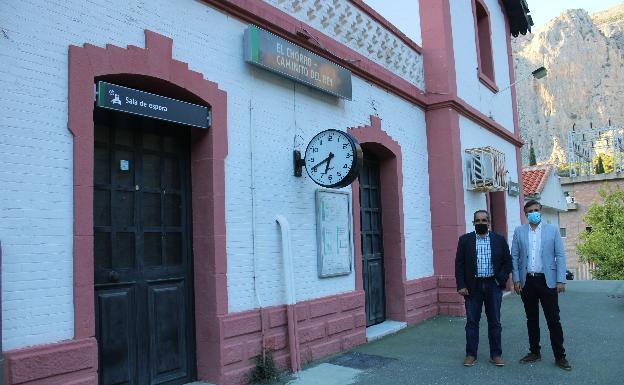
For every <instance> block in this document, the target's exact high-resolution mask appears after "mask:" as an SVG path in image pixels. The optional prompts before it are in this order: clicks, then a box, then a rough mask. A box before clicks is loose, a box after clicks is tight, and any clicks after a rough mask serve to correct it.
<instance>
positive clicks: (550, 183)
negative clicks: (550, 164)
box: [540, 170, 568, 211]
mask: <svg viewBox="0 0 624 385" xmlns="http://www.w3.org/2000/svg"><path fill="white" fill-rule="evenodd" d="M540 203H541V204H542V205H544V206H548V207H550V208H552V209H555V210H560V211H568V205H567V203H566V199H565V195H564V194H563V188H562V187H561V182H559V176H557V173H556V172H555V171H554V170H553V171H551V172H550V175H548V179H547V180H546V184H545V185H544V188H543V189H542V192H541V194H540Z"/></svg>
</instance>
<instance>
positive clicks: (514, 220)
mask: <svg viewBox="0 0 624 385" xmlns="http://www.w3.org/2000/svg"><path fill="white" fill-rule="evenodd" d="M459 128H460V131H461V132H460V141H461V150H462V159H463V167H462V170H463V174H464V206H465V215H466V231H472V228H473V226H472V215H473V213H474V212H475V211H477V210H482V209H485V208H486V207H487V206H486V201H485V194H484V193H482V192H475V191H468V190H467V189H466V187H467V186H468V174H467V168H466V161H467V159H468V158H467V156H466V153H465V150H466V149H468V148H475V147H486V146H492V147H494V148H496V149H497V150H499V151H501V152H503V153H504V154H505V168H506V169H507V171H509V174H507V176H508V178H509V179H510V180H512V181H517V180H518V169H517V167H516V148H515V147H514V145H513V144H511V143H509V142H507V141H505V140H503V139H501V138H500V137H498V136H496V135H494V134H493V133H491V132H489V131H487V130H486V129H484V128H482V127H480V126H479V125H478V124H476V123H474V122H473V121H471V120H469V119H467V118H465V117H463V116H460V118H459ZM505 206H506V208H507V233H508V234H507V239H512V238H513V232H514V230H515V228H516V227H517V226H520V224H521V223H520V204H519V202H518V197H517V196H515V197H514V196H510V195H509V194H506V196H505Z"/></svg>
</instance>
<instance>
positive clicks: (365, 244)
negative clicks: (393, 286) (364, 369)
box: [360, 153, 386, 326]
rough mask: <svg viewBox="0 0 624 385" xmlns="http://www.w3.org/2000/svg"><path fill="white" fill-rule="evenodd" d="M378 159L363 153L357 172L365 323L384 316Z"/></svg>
mask: <svg viewBox="0 0 624 385" xmlns="http://www.w3.org/2000/svg"><path fill="white" fill-rule="evenodd" d="M380 188H381V186H380V183H379V161H378V160H377V159H376V158H374V157H373V156H372V155H370V154H367V153H364V165H363V167H362V171H361V172H360V223H361V225H360V226H361V228H360V230H361V234H362V275H363V281H364V292H365V293H366V326H371V325H375V324H378V323H381V322H383V321H385V319H386V294H385V289H384V286H385V282H384V260H383V242H382V241H383V232H382V228H381V200H380Z"/></svg>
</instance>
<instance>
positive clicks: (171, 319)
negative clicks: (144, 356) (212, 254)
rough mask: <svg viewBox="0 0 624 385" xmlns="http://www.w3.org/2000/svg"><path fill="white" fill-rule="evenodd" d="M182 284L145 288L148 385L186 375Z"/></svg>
mask: <svg viewBox="0 0 624 385" xmlns="http://www.w3.org/2000/svg"><path fill="white" fill-rule="evenodd" d="M184 292H185V289H184V283H183V281H177V282H167V283H152V284H150V286H149V287H148V293H149V294H148V312H149V316H148V318H149V320H150V327H149V328H150V348H149V351H150V354H151V360H152V362H153V363H154V365H152V370H151V376H152V381H151V383H152V384H160V383H162V382H164V381H169V380H172V379H175V378H182V377H185V376H186V355H185V354H183V353H184V352H185V351H186V339H185V335H186V322H185V304H184V302H185V297H184Z"/></svg>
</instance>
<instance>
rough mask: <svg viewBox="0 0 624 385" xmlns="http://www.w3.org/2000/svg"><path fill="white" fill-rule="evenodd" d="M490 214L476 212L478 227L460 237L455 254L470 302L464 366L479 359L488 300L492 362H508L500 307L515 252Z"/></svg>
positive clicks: (460, 287)
mask: <svg viewBox="0 0 624 385" xmlns="http://www.w3.org/2000/svg"><path fill="white" fill-rule="evenodd" d="M489 223H490V214H489V213H488V212H487V211H485V210H478V211H476V212H475V213H474V215H473V221H472V224H473V225H474V227H475V231H473V232H470V233H467V234H464V235H462V236H461V237H459V241H458V242H457V253H456V255H455V282H456V283H457V292H458V293H459V294H460V295H462V296H464V299H465V305H466V358H465V359H464V366H472V365H474V364H475V363H476V362H477V349H478V347H479V320H480V319H481V309H482V308H483V305H484V304H485V315H486V316H487V321H488V339H489V341H490V362H491V363H493V364H494V365H496V366H504V365H505V361H503V358H502V354H503V351H502V349H501V331H502V327H501V323H500V308H501V302H502V298H503V292H502V290H503V289H504V288H505V284H506V282H507V279H508V278H509V273H511V255H510V253H509V246H508V245H507V241H506V240H505V238H503V237H502V236H501V235H498V234H496V233H494V232H491V231H489Z"/></svg>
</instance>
